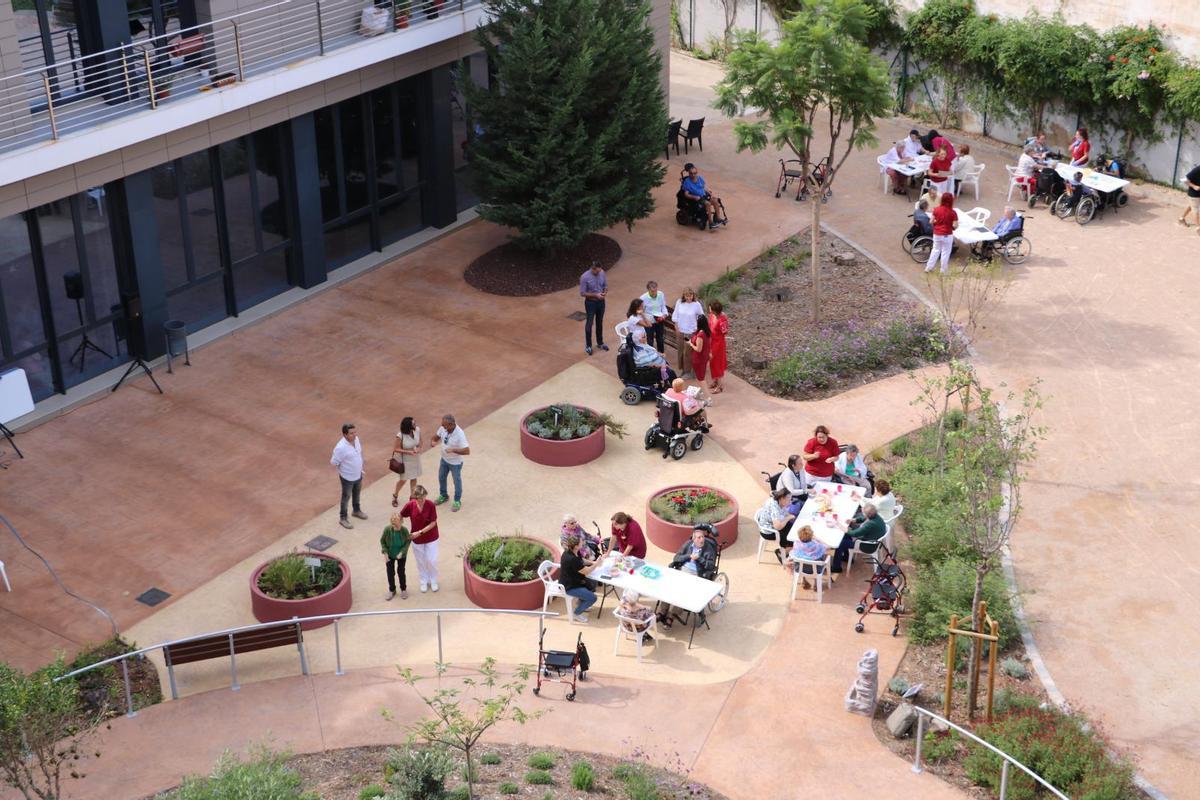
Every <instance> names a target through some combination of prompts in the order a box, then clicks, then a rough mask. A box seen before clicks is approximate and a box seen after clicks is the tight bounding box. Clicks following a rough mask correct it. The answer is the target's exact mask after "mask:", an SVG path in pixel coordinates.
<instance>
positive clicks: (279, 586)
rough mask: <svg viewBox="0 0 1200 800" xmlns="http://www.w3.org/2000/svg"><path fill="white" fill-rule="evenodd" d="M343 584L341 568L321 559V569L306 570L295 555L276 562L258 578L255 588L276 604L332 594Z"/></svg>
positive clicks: (299, 558)
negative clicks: (281, 601)
mask: <svg viewBox="0 0 1200 800" xmlns="http://www.w3.org/2000/svg"><path fill="white" fill-rule="evenodd" d="M341 582H342V566H341V564H339V563H338V562H337V561H334V560H333V559H328V558H323V559H321V566H319V567H309V566H308V565H307V564H305V563H304V556H302V555H300V554H299V553H297V552H294V551H293V552H291V553H288V554H287V555H285V556H282V557H280V558H277V559H275V560H274V561H272V562H271V563H270V564H268V565H267V568H266V569H264V570H263V571H262V572H261V573H259V576H258V588H259V589H261V590H262V592H263V594H265V595H266V596H267V597H273V598H275V599H276V600H303V599H305V598H309V597H317V596H318V595H322V594H326V593H327V592H331V591H333V588H334V587H335V586H337V585H338V584H339V583H341Z"/></svg>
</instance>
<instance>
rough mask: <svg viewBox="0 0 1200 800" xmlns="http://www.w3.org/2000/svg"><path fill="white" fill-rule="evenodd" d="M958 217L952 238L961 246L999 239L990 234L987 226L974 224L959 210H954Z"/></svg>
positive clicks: (972, 220)
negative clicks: (960, 243) (961, 244)
mask: <svg viewBox="0 0 1200 800" xmlns="http://www.w3.org/2000/svg"><path fill="white" fill-rule="evenodd" d="M954 213H955V214H957V215H958V227H957V228H955V229H954V238H955V239H958V241H960V242H962V243H963V244H978V243H979V242H994V241H996V240H997V239H999V238H1000V237H999V236H997V235H996V234H994V233H992V229H991V228H989V227H988V226H987V225H983V224H981V223H979V222H976V221H975V220H974V219H972V218H971V217H968V216H967V215H966V214H964V213H963V212H962V211H961V210H960V209H957V208H956V209H954Z"/></svg>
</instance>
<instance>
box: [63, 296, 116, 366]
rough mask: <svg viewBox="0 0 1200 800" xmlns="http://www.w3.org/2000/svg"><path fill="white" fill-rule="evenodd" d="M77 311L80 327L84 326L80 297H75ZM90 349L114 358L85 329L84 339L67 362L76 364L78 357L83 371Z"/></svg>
mask: <svg viewBox="0 0 1200 800" xmlns="http://www.w3.org/2000/svg"><path fill="white" fill-rule="evenodd" d="M75 313H77V314H78V315H79V327H80V328H82V327H83V304H82V303H81V302H80V300H79V298H78V297H77V298H75ZM89 349H92V350H95V351H96V352H97V353H99V354H100V355H102V356H104V357H105V358H107V359H110V360H111V359H112V356H110V355H109V354H108V351H107V350H105V349H104V348H103V347H101V346H100V345H98V344H96V343H95V342H93V341H92V340H91V339H90V338H89V337H88V335H87V331H86V330H85V331H84V332H83V339H82V340H81V341H80V342H79V346H78V347H76V348H75V352H74V353H72V354H71V357H70V358H69V359H67V363H69V364H74V363H75V359H76V358H78V359H79V371H80V372H83V364H84V362H85V361H87V353H88V350H89Z"/></svg>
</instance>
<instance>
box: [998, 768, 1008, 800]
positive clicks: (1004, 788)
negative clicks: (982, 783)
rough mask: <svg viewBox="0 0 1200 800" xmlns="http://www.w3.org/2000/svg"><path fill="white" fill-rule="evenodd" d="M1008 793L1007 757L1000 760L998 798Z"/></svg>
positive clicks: (1002, 799)
mask: <svg viewBox="0 0 1200 800" xmlns="http://www.w3.org/2000/svg"><path fill="white" fill-rule="evenodd" d="M1007 794H1008V759H1007V758H1006V759H1003V760H1002V761H1001V762H1000V800H1004V798H1005V796H1006V795H1007Z"/></svg>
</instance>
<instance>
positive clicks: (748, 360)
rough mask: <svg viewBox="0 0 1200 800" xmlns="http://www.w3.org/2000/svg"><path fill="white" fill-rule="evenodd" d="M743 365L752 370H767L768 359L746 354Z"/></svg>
mask: <svg viewBox="0 0 1200 800" xmlns="http://www.w3.org/2000/svg"><path fill="white" fill-rule="evenodd" d="M742 363H743V364H745V365H746V366H747V367H749V368H750V369H765V368H766V366H767V359H765V358H763V357H762V356H759V355H756V354H754V353H746V355H745V356H743V357H742Z"/></svg>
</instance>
